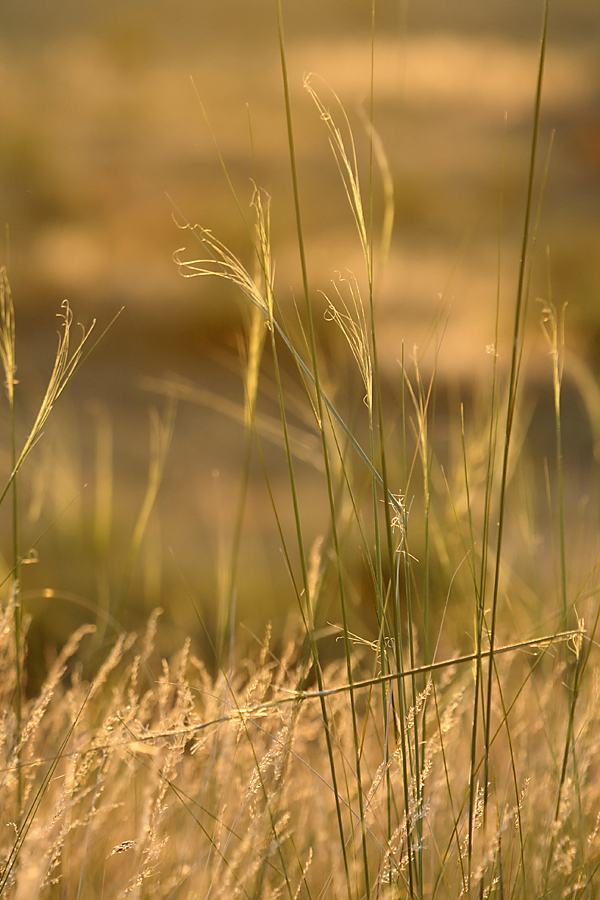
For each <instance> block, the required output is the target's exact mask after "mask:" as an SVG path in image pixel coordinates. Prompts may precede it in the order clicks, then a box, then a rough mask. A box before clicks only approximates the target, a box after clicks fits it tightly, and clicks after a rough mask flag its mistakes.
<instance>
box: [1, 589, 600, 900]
mask: <svg viewBox="0 0 600 900" xmlns="http://www.w3.org/2000/svg"><path fill="white" fill-rule="evenodd" d="M157 619H158V614H155V615H154V616H153V617H152V619H151V620H150V622H149V624H148V628H147V631H146V633H145V634H142V635H139V636H136V635H133V634H127V635H126V634H121V635H120V636H118V637H115V639H114V644H113V646H111V647H105V648H104V650H103V652H102V653H101V654H97V658H100V659H101V662H99V663H98V668H97V671H96V673H92V674H90V675H87V676H84V675H83V674H82V663H83V662H84V660H85V657H86V656H87V652H86V650H85V648H89V647H90V645H91V644H92V643H93V641H94V637H93V635H92V634H91V633H90V632H93V629H91V628H82V629H81V630H80V631H79V632H78V633H77V634H75V635H73V637H72V638H71V640H70V641H69V642H68V643H67V644H66V645H65V647H64V649H63V650H62V652H61V653H60V655H59V656H58V657H57V658H56V660H55V661H54V663H53V665H52V666H51V668H50V671H49V673H48V677H47V679H46V682H45V684H44V685H43V687H42V689H41V691H40V693H39V696H36V697H32V698H30V699H29V700H28V701H27V702H26V704H25V706H24V709H23V719H22V733H21V739H20V741H19V739H18V737H17V734H16V729H15V719H14V713H13V711H12V709H11V697H12V692H13V691H14V674H13V673H14V658H13V657H14V635H13V631H12V610H11V609H10V607H6V608H5V610H4V613H3V619H2V628H1V631H0V634H1V646H0V659H1V665H2V669H1V673H0V674H1V680H0V688H1V690H2V710H3V714H2V720H1V732H0V753H1V762H0V767H1V771H2V782H1V785H0V807H1V808H2V809H3V810H4V811H5V821H4V826H5V827H4V828H3V830H2V833H1V836H0V837H1V848H2V849H1V855H2V862H3V867H4V866H7V865H8V869H4V874H3V875H2V896H5V897H7V898H8V897H10V898H33V897H36V898H38V897H39V898H46V897H47V898H51V897H55V896H61V897H98V898H103V900H109V898H118V897H125V896H132V897H164V898H167V897H169V898H175V897H181V898H184V897H185V898H205V897H209V896H210V897H223V898H231V897H255V898H259V897H261V898H262V897H264V898H267V897H269V898H270V897H276V896H277V897H279V896H281V897H290V898H291V897H341V896H346V895H347V890H346V886H345V883H344V870H343V865H342V854H341V849H340V842H339V836H338V834H337V832H338V825H337V821H336V811H335V803H334V795H333V789H332V784H331V776H330V772H329V771H328V762H327V753H326V752H325V749H324V737H323V720H322V716H321V711H320V707H319V704H318V702H317V699H316V698H314V697H312V698H310V696H306V695H302V694H297V692H296V691H297V681H298V676H299V673H298V669H297V664H296V662H294V660H296V659H297V647H296V645H295V642H291V643H290V644H289V645H288V647H287V648H285V647H283V649H280V651H279V652H280V656H279V657H278V656H277V655H276V654H274V653H273V652H272V650H271V648H270V646H269V636H268V635H267V636H266V638H265V641H264V644H263V646H262V648H257V650H256V653H255V654H253V656H252V657H248V658H246V659H245V660H243V661H241V662H240V664H239V665H238V667H237V669H236V672H235V674H231V675H227V674H226V673H225V672H221V673H219V674H218V675H216V676H211V675H210V674H209V673H208V672H207V671H206V669H205V667H204V665H203V664H202V662H201V661H200V660H198V659H197V658H196V657H195V656H194V655H193V654H192V653H190V648H189V642H186V643H185V644H184V646H183V647H182V649H181V650H180V651H179V652H178V653H177V654H176V655H175V656H174V657H173V658H172V659H170V660H168V661H167V660H159V659H158V658H156V655H155V653H154V650H153V639H154V631H155V628H156V624H157ZM576 650H582V651H583V652H585V648H582V647H581V646H579V647H575V646H573V645H572V646H571V647H570V649H569V652H568V654H567V656H568V658H569V659H570V661H571V662H574V661H575V656H576ZM588 666H590V668H589V678H588V679H586V683H585V684H584V685H583V686H582V689H581V694H580V697H579V703H578V712H577V715H576V719H575V723H574V734H575V736H576V741H575V751H574V752H573V755H572V756H571V758H570V760H569V764H568V772H567V777H566V780H565V782H564V786H563V788H562V793H561V802H560V809H559V812H558V815H557V814H556V807H557V799H558V786H559V784H560V777H561V771H560V763H561V759H562V751H563V741H564V726H565V722H566V720H567V719H568V706H569V702H568V695H567V692H566V690H565V687H564V684H563V681H564V678H565V655H564V653H563V652H562V648H561V647H558V646H557V647H555V648H553V649H552V650H551V651H550V650H546V651H545V652H543V651H538V652H535V653H534V652H532V650H531V649H530V650H529V651H523V650H520V651H513V652H512V653H511V654H506V655H504V656H499V657H498V664H497V679H498V685H499V691H498V693H497V699H496V702H495V708H494V709H493V734H494V742H493V757H494V766H495V775H494V780H493V784H492V786H491V788H492V790H491V793H492V798H491V806H490V808H489V810H488V815H487V823H486V826H485V828H484V827H483V819H482V809H481V805H480V801H481V787H480V788H479V793H478V797H479V800H478V802H477V803H476V804H475V807H474V809H473V813H472V815H473V828H474V841H473V849H472V854H471V877H472V884H474V885H476V884H478V883H479V877H480V875H481V874H482V873H485V874H486V875H489V874H490V872H492V873H493V878H492V883H493V884H495V886H496V887H495V889H496V890H497V891H499V892H500V894H499V895H500V896H519V897H521V896H522V897H525V896H529V897H541V896H552V897H568V896H569V897H570V896H588V895H589V896H591V894H589V889H590V885H591V882H592V879H593V878H594V872H595V869H596V866H597V865H598V862H599V861H600V856H599V853H600V835H599V834H598V830H599V829H598V821H599V810H598V799H597V790H596V787H597V779H598V775H599V771H598V754H597V747H598V741H599V740H600V733H599V725H598V717H597V716H596V714H595V710H596V709H597V702H598V679H597V675H596V669H595V668H594V669H592V667H591V666H592V661H589V662H588ZM85 668H87V666H86V667H85ZM378 669H379V666H378V664H377V660H376V659H375V652H374V650H373V648H371V647H364V646H363V648H362V650H360V649H359V651H358V652H357V654H356V670H355V677H356V679H357V680H358V679H359V678H360V677H361V676H362V675H364V674H365V673H368V672H370V671H377V670H378ZM323 680H324V685H325V687H326V689H328V690H330V689H333V688H336V687H343V686H344V685H345V684H346V673H345V666H344V665H340V664H332V665H330V666H329V667H328V668H327V669H326V670H325V671H324V673H323ZM473 683H474V682H473V670H472V667H471V665H469V664H467V663H463V664H461V663H456V664H454V665H449V666H448V667H444V668H442V669H441V670H440V671H438V672H436V673H435V674H433V675H432V676H431V677H428V678H427V680H426V683H425V688H424V690H423V692H422V693H421V695H420V697H419V701H418V704H417V706H416V708H413V709H411V710H410V711H409V712H408V713H407V715H406V717H405V722H404V725H405V729H406V740H407V746H408V747H409V748H410V758H411V759H414V749H415V748H414V740H415V734H417V735H420V740H422V741H423V744H422V769H421V774H420V776H419V780H420V786H421V789H419V790H417V788H416V785H415V783H414V777H415V776H414V773H413V774H412V775H411V774H410V773H409V781H410V784H411V789H410V792H409V807H408V811H407V810H406V809H405V807H404V803H403V799H402V798H403V788H402V781H403V778H404V774H405V773H403V760H402V754H401V749H400V746H397V745H396V746H394V741H393V740H390V737H389V736H388V738H387V740H386V737H385V735H384V731H383V723H384V716H383V715H382V708H381V703H382V693H381V686H380V685H377V686H375V687H374V688H373V687H372V688H364V689H362V690H360V691H358V692H357V694H356V704H357V709H358V715H359V722H360V729H361V747H360V751H361V758H362V772H363V783H362V785H361V789H362V791H363V795H364V799H365V812H364V826H365V829H366V834H367V846H368V858H369V866H370V869H369V872H370V891H369V896H372V897H376V896H379V897H399V896H406V894H407V892H408V881H407V878H408V875H407V869H408V849H407V848H408V846H409V845H410V846H411V848H412V853H413V854H415V853H418V856H419V865H420V867H421V878H422V888H421V892H420V893H421V895H422V896H425V897H432V896H436V897H440V898H442V897H449V898H450V897H459V896H461V893H462V890H463V885H464V884H465V883H466V879H467V875H468V861H467V835H468V817H469V807H468V803H467V796H468V780H469V778H468V765H465V761H466V760H468V758H469V752H470V750H469V744H470V740H471V717H472V702H473V700H472V694H473ZM308 694H309V695H310V691H309V692H308ZM327 707H328V718H329V728H330V730H331V737H332V742H333V747H334V757H335V762H336V767H337V770H338V777H339V782H338V790H339V799H340V803H341V809H342V820H343V825H344V833H345V836H346V841H347V844H346V850H347V855H348V859H349V867H350V878H351V881H352V883H353V884H355V885H356V889H357V893H354V890H353V891H352V893H351V896H366V893H365V889H364V888H359V887H358V886H359V885H361V883H362V881H363V879H364V874H363V873H362V865H363V862H362V858H361V853H360V833H361V821H360V816H359V813H358V789H359V786H358V784H357V782H356V773H355V771H354V768H353V763H352V758H353V734H352V729H351V715H350V712H349V704H348V692H347V691H346V690H342V691H340V692H339V693H333V694H332V695H331V696H329V697H328V698H327ZM396 725H397V726H399V725H400V723H399V722H396ZM390 727H392V726H391V725H390ZM496 729H497V730H496ZM386 747H387V748H388V749H387V750H386ZM575 760H576V761H575ZM18 766H20V772H21V777H22V789H23V790H22V812H21V814H19V809H18V787H17V786H18V778H17V775H18V771H17V767H18ZM478 778H479V780H480V778H481V772H480V773H479V775H478ZM389 805H391V822H392V823H393V828H392V830H391V831H390V829H389V823H390V810H389V808H388V807H389ZM19 823H20V824H19ZM417 844H418V846H417ZM548 869H549V871H548Z"/></svg>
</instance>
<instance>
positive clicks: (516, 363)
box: [483, 0, 550, 818]
mask: <svg viewBox="0 0 600 900" xmlns="http://www.w3.org/2000/svg"><path fill="white" fill-rule="evenodd" d="M549 7H550V2H549V0H544V13H543V23H542V35H541V40H540V58H539V63H538V74H537V85H536V92H535V102H534V112H533V130H532V136H531V152H530V161H529V174H528V182H527V197H526V202H525V219H524V223H523V237H522V243H521V259H520V264H519V275H518V281H517V295H516V304H515V312H514V330H513V341H512V353H511V364H510V376H509V385H508V404H507V414H506V426H505V431H504V451H503V457H502V468H501V475H500V489H499V510H498V534H497V541H496V560H495V572H494V586H493V592H492V609H491V622H490V633H489V643H490V659H489V662H488V670H487V682H486V691H485V704H486V713H485V723H484V728H485V735H484V756H485V766H484V774H483V808H484V818H485V815H486V813H487V802H488V789H489V774H490V772H489V768H490V759H489V739H490V733H491V714H492V693H493V691H492V687H493V673H494V666H493V654H494V650H495V643H496V627H497V620H498V604H499V591H500V572H501V568H502V565H501V562H502V543H503V537H504V524H505V517H506V489H507V484H508V470H509V455H510V448H511V436H512V430H513V424H514V417H515V409H516V402H517V389H518V384H519V371H520V363H521V355H522V334H523V325H524V313H525V308H526V301H527V298H526V296H525V273H526V271H527V264H528V262H529V249H530V222H531V214H532V209H533V190H534V183H535V175H536V161H537V145H538V136H539V128H540V112H541V106H542V86H543V78H544V63H545V59H546V45H547V36H548V12H549Z"/></svg>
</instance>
